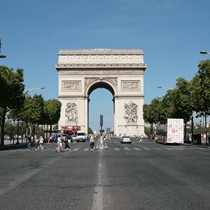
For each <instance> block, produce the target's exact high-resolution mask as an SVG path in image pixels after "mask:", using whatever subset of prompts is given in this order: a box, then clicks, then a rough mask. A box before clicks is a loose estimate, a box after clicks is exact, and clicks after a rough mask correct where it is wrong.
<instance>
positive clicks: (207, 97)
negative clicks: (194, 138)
mask: <svg viewBox="0 0 210 210" xmlns="http://www.w3.org/2000/svg"><path fill="white" fill-rule="evenodd" d="M198 68H199V69H198V72H197V74H196V75H195V77H193V79H192V86H191V91H192V97H193V108H194V110H195V111H196V112H198V113H199V115H200V116H204V118H205V131H206V136H207V128H206V127H207V126H206V124H207V119H206V118H207V115H209V114H210V60H204V61H201V62H200V63H199V65H198Z"/></svg>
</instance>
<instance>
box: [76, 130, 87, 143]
mask: <svg viewBox="0 0 210 210" xmlns="http://www.w3.org/2000/svg"><path fill="white" fill-rule="evenodd" d="M86 140H87V135H86V133H85V131H77V142H79V141H82V142H86Z"/></svg>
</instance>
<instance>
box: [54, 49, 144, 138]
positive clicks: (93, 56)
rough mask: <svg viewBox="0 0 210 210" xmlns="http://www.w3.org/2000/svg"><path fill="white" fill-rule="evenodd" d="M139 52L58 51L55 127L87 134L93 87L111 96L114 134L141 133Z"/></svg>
mask: <svg viewBox="0 0 210 210" xmlns="http://www.w3.org/2000/svg"><path fill="white" fill-rule="evenodd" d="M146 67H147V65H146V64H144V52H143V50H140V49H136V50H114V49H93V50H60V51H59V53H58V64H56V65H55V68H56V69H57V72H58V98H59V100H60V101H61V103H62V108H61V117H60V120H59V128H60V129H61V128H62V127H64V126H67V127H72V126H80V128H81V130H85V131H86V132H88V123H89V116H88V113H89V96H90V94H91V93H92V91H94V90H95V89H97V88H106V89H107V90H109V91H110V92H111V93H112V95H113V106H114V107H113V111H114V133H115V134H116V135H120V134H125V133H126V134H131V135H138V134H143V133H144V120H143V104H144V71H145V70H146Z"/></svg>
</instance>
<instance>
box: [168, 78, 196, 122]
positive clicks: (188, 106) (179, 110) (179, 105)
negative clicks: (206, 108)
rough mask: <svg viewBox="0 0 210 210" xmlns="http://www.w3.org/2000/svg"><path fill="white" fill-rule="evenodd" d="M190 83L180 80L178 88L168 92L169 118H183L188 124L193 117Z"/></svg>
mask: <svg viewBox="0 0 210 210" xmlns="http://www.w3.org/2000/svg"><path fill="white" fill-rule="evenodd" d="M190 85H191V84H190V82H188V81H187V80H185V79H184V78H178V79H177V83H176V88H175V89H173V90H170V91H168V93H167V94H168V99H169V101H168V105H169V111H168V114H167V115H168V117H170V118H182V119H183V120H184V123H185V124H186V123H187V122H188V121H189V120H190V118H191V116H192V112H193V110H192V97H191V91H190V87H191V86H190Z"/></svg>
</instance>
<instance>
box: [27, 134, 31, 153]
mask: <svg viewBox="0 0 210 210" xmlns="http://www.w3.org/2000/svg"><path fill="white" fill-rule="evenodd" d="M27 147H28V149H29V150H31V136H27Z"/></svg>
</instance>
